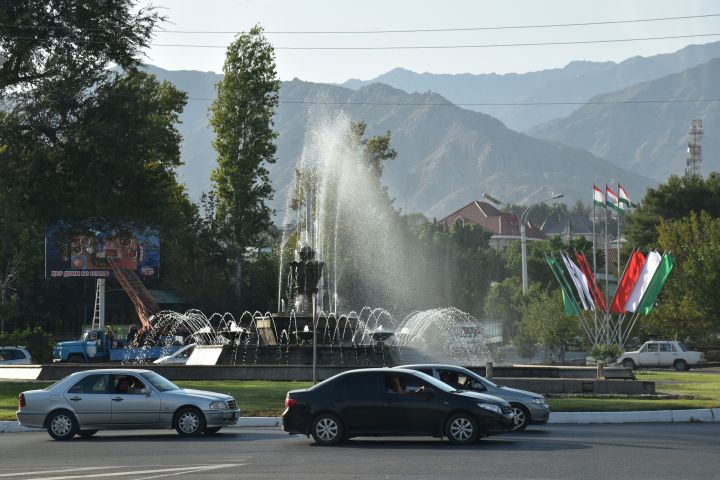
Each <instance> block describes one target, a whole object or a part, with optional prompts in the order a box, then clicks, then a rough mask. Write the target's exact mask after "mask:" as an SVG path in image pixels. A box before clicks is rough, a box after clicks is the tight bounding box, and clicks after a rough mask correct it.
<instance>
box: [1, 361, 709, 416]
mask: <svg viewBox="0 0 720 480" xmlns="http://www.w3.org/2000/svg"><path fill="white" fill-rule="evenodd" d="M637 377H638V379H639V380H649V381H654V382H656V390H657V391H658V393H669V394H673V395H682V396H683V397H682V398H677V399H667V400H666V399H660V400H659V399H644V398H627V397H563V398H549V399H548V402H549V403H550V405H551V406H552V409H553V411H555V412H572V411H575V412H582V411H627V410H668V409H673V410H677V409H689V408H720V375H713V374H705V373H693V372H689V373H687V372H647V373H638V374H637ZM177 384H178V385H180V386H182V387H186V388H196V389H200V390H212V391H216V392H222V393H228V394H230V395H232V396H234V397H235V399H236V400H237V402H238V405H239V406H240V408H241V409H242V411H243V415H246V416H265V415H270V416H272V415H280V414H281V413H282V411H283V409H284V400H285V394H286V393H287V391H288V390H293V389H296V388H305V387H308V386H309V385H311V383H310V382H267V381H223V380H213V381H185V382H177ZM47 385H49V383H47V382H0V420H14V419H15V411H16V410H17V396H18V393H20V392H22V391H24V390H31V389H35V388H44V387H46V386H47Z"/></svg>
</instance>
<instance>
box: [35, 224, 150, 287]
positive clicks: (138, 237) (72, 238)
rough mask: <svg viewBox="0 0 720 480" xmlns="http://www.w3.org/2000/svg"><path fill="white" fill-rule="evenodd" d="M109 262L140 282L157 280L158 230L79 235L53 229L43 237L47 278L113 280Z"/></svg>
mask: <svg viewBox="0 0 720 480" xmlns="http://www.w3.org/2000/svg"><path fill="white" fill-rule="evenodd" d="M109 258H112V259H113V260H115V262H116V263H117V265H118V266H119V267H120V268H123V269H127V270H133V271H134V272H135V273H136V274H137V275H138V277H140V278H141V279H151V278H152V279H158V278H160V236H159V233H158V231H157V229H138V228H124V229H122V230H119V229H109V230H107V231H100V230H94V229H87V230H80V231H78V230H75V229H71V228H69V227H67V226H66V225H56V226H54V227H52V228H50V229H49V231H48V233H47V236H46V237H45V277H46V278H70V277H76V278H112V277H113V271H112V268H111V267H110V264H109V263H108V259H109Z"/></svg>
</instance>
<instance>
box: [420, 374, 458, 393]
mask: <svg viewBox="0 0 720 480" xmlns="http://www.w3.org/2000/svg"><path fill="white" fill-rule="evenodd" d="M411 371H412V373H413V375H415V376H417V377H419V378H421V379H422V380H423V381H425V382H427V383H429V384H430V385H432V386H433V387H435V388H437V389H438V390H442V391H443V392H454V391H455V389H454V388H453V387H451V386H450V385H448V384H446V383H443V382H441V381H440V380H438V379H437V378H435V377H431V376H430V375H428V374H426V373H422V372H419V371H417V370H411Z"/></svg>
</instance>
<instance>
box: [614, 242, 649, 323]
mask: <svg viewBox="0 0 720 480" xmlns="http://www.w3.org/2000/svg"><path fill="white" fill-rule="evenodd" d="M643 265H645V255H643V254H642V252H638V251H636V252H633V253H632V255H631V256H630V260H629V261H628V264H627V267H626V268H625V272H624V273H623V276H622V279H620V284H619V285H618V288H617V290H615V296H614V297H613V301H612V304H611V305H610V311H611V312H612V313H623V312H624V311H625V304H626V303H627V301H628V298H630V294H631V293H632V291H633V288H634V287H635V284H636V283H637V280H638V277H640V272H641V271H642V268H643Z"/></svg>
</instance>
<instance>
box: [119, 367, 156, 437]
mask: <svg viewBox="0 0 720 480" xmlns="http://www.w3.org/2000/svg"><path fill="white" fill-rule="evenodd" d="M125 383H127V384H128V388H127V389H125V388H124V387H123V385H125ZM110 385H111V388H112V393H111V394H110V400H111V409H112V424H113V425H115V426H136V427H139V426H142V425H154V424H157V423H158V422H159V421H160V407H161V402H160V395H159V394H158V392H156V391H154V389H153V388H152V387H150V386H149V385H147V384H146V383H145V382H143V381H142V380H141V379H140V378H139V377H138V376H137V375H132V374H128V375H113V376H112V380H111V383H110Z"/></svg>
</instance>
